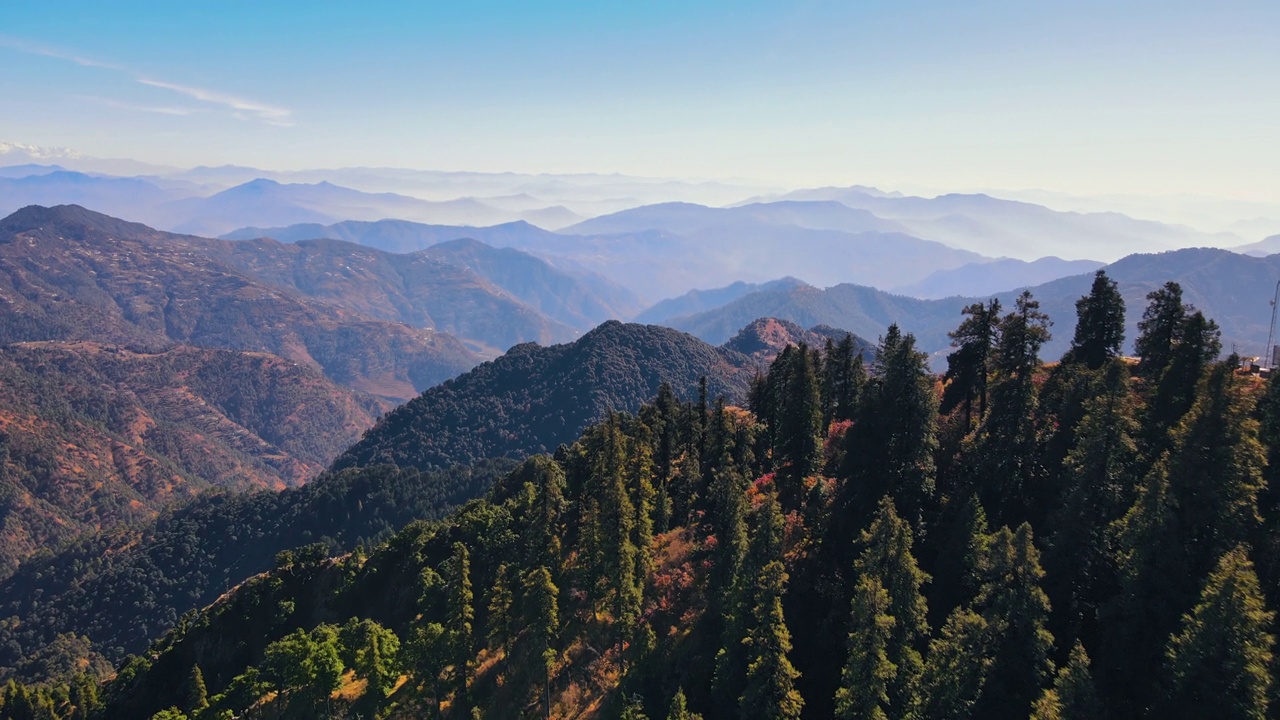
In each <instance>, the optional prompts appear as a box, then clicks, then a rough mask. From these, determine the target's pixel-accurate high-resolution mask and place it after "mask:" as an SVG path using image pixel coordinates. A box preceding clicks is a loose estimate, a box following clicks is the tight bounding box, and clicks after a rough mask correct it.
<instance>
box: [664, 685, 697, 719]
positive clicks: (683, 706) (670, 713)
mask: <svg viewBox="0 0 1280 720" xmlns="http://www.w3.org/2000/svg"><path fill="white" fill-rule="evenodd" d="M667 720H702V716H701V715H699V714H698V713H695V712H690V711H689V707H688V701H687V700H685V697H684V688H677V689H676V694H675V695H672V696H671V705H670V706H669V707H668V708H667Z"/></svg>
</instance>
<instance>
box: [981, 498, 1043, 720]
mask: <svg viewBox="0 0 1280 720" xmlns="http://www.w3.org/2000/svg"><path fill="white" fill-rule="evenodd" d="M985 565H986V566H985V568H984V571H985V574H986V583H985V584H984V585H983V587H982V589H981V590H980V591H979V592H978V597H977V599H976V600H975V604H976V606H977V607H978V608H979V609H980V611H981V613H982V618H983V620H985V621H986V625H987V631H988V632H989V633H990V634H991V640H990V642H991V646H990V652H991V658H992V665H991V669H990V672H989V674H988V679H987V682H986V684H985V685H984V687H983V690H982V695H981V697H980V698H979V699H978V703H977V705H976V706H975V709H974V712H975V715H976V716H977V717H982V718H993V719H995V720H1000V719H1002V718H1008V719H1009V720H1014V719H1017V720H1022V719H1023V718H1025V717H1026V713H1027V708H1028V707H1030V706H1031V703H1032V702H1033V701H1034V700H1035V699H1036V697H1037V696H1038V695H1039V694H1040V688H1042V687H1044V685H1045V684H1046V681H1047V680H1048V679H1049V677H1051V676H1052V673H1053V663H1052V661H1051V660H1050V659H1049V653H1050V651H1051V650H1052V649H1053V635H1052V634H1050V633H1049V631H1048V629H1047V628H1046V625H1047V623H1048V620H1049V598H1048V596H1047V595H1045V593H1044V591H1043V590H1042V589H1041V588H1040V581H1041V580H1042V579H1043V578H1044V570H1043V569H1042V568H1041V567H1040V553H1039V551H1038V550H1037V549H1036V547H1035V544H1034V543H1033V541H1032V533H1031V526H1030V525H1027V524H1025V523H1024V524H1022V525H1020V526H1019V527H1018V529H1017V530H1016V531H1013V532H1011V531H1010V530H1009V529H1008V528H1007V527H1006V528H1001V529H1000V530H998V531H996V533H995V534H994V535H993V536H992V538H991V545H990V548H989V549H988V552H987V561H986V564H985Z"/></svg>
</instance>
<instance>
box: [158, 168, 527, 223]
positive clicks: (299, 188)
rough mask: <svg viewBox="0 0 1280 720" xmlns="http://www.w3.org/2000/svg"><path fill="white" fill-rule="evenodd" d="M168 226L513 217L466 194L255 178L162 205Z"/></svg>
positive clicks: (496, 219)
mask: <svg viewBox="0 0 1280 720" xmlns="http://www.w3.org/2000/svg"><path fill="white" fill-rule="evenodd" d="M162 211H163V212H164V213H165V214H166V215H167V218H168V222H167V223H166V224H167V225H168V226H169V227H172V228H173V229H174V230H175V231H177V232H186V233H193V234H200V235H218V234H221V233H225V232H230V231H231V230H234V229H236V228H239V227H244V226H246V225H266V226H273V225H290V224H293V223H331V222H336V221H339V220H378V219H381V218H385V217H401V218H406V219H409V220H418V221H431V222H441V223H463V222H466V223H481V224H491V223H497V222H504V221H508V220H513V219H514V217H513V215H512V214H511V213H506V212H503V211H501V210H498V209H496V208H492V207H489V206H488V205H485V204H484V203H481V202H479V201H477V200H473V199H469V198H461V199H458V200H448V201H443V202H432V201H429V200H420V199H418V198H414V197H409V196H407V195H397V194H395V193H366V192H361V191H359V190H353V189H351V188H345V187H341V186H338V185H334V184H333V183H330V182H327V181H321V182H318V183H287V184H284V183H279V182H276V181H275V180H267V179H264V178H258V179H256V180H251V181H249V182H246V183H244V184H242V185H237V186H235V187H233V188H228V189H226V190H223V191H221V192H219V193H216V194H214V195H211V196H209V197H207V198H202V197H193V198H185V199H182V200H176V201H174V202H172V203H169V204H168V205H167V206H165V207H164V208H163V209H162Z"/></svg>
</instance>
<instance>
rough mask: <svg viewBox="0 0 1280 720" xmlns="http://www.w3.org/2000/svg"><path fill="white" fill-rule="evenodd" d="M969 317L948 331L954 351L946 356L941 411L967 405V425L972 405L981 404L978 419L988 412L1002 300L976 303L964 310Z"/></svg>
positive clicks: (967, 426)
mask: <svg viewBox="0 0 1280 720" xmlns="http://www.w3.org/2000/svg"><path fill="white" fill-rule="evenodd" d="M961 313H962V314H964V315H965V316H967V317H966V318H965V319H964V321H962V322H961V323H960V327H958V328H956V329H955V330H954V331H953V332H951V333H949V336H950V338H951V345H952V347H954V348H956V350H955V351H954V352H952V353H951V354H950V355H948V356H947V373H946V376H945V377H944V380H946V382H947V386H946V390H945V391H944V393H943V396H942V407H941V412H942V413H943V414H948V413H950V412H951V411H952V410H954V409H955V408H957V407H960V406H961V405H963V406H964V418H965V428H966V429H967V428H969V427H970V426H971V425H972V423H973V405H974V403H975V402H976V403H977V405H978V419H979V420H981V419H982V418H984V417H986V415H987V378H988V376H989V375H990V374H991V367H992V360H993V356H994V354H995V348H996V343H997V341H998V340H999V320H1000V301H999V300H996V299H994V298H992V299H991V301H990V302H988V303H987V304H985V305H984V304H982V303H974V304H972V305H969V306H967V307H965V309H964V310H961Z"/></svg>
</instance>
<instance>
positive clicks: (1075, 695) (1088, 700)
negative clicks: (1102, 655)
mask: <svg viewBox="0 0 1280 720" xmlns="http://www.w3.org/2000/svg"><path fill="white" fill-rule="evenodd" d="M1104 717H1106V712H1105V711H1104V709H1103V707H1102V703H1101V702H1100V701H1099V700H1098V693H1097V691H1096V690H1095V689H1094V687H1093V676H1092V675H1091V674H1090V673H1089V656H1088V654H1086V653H1085V651H1084V647H1082V646H1081V645H1080V644H1079V643H1076V646H1075V647H1074V648H1072V649H1071V656H1070V658H1069V659H1068V660H1067V664H1066V665H1064V666H1063V667H1062V669H1061V670H1060V671H1058V676H1057V677H1056V678H1054V681H1053V687H1052V688H1049V689H1047V690H1045V691H1044V693H1043V694H1042V695H1041V696H1040V699H1038V700H1036V703H1035V706H1034V707H1033V708H1032V712H1031V720H1100V719H1101V718H1104Z"/></svg>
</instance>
